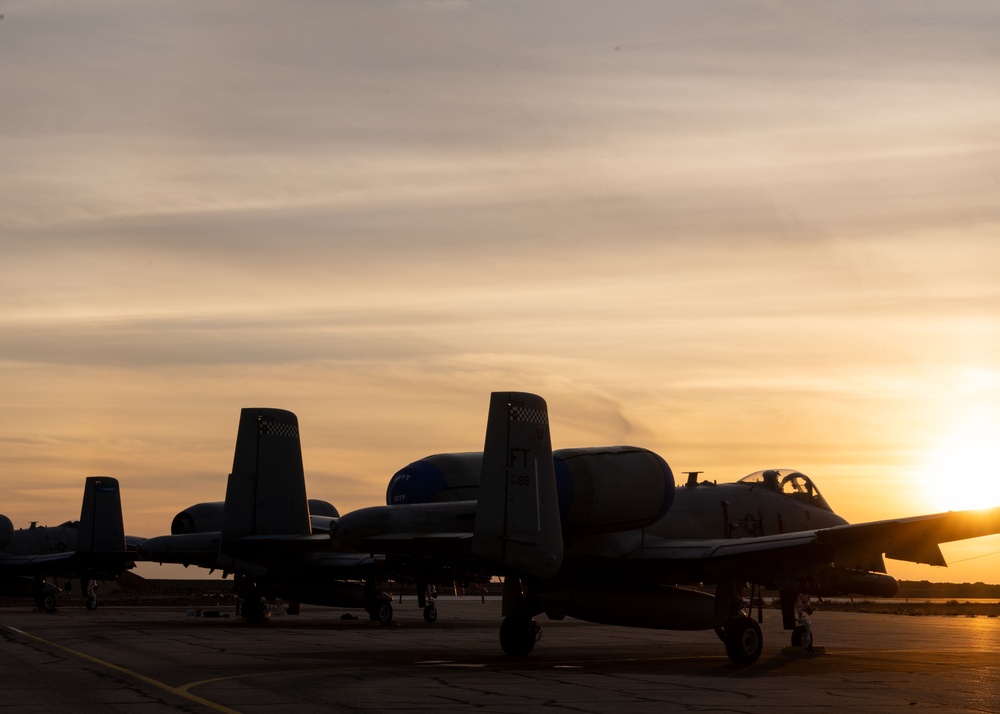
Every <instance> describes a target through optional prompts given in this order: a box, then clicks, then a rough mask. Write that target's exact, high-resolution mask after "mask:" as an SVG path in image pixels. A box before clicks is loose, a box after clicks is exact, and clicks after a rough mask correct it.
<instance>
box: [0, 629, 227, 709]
mask: <svg viewBox="0 0 1000 714" xmlns="http://www.w3.org/2000/svg"><path fill="white" fill-rule="evenodd" d="M0 627H2V628H3V629H5V630H7V631H9V632H13V633H15V634H18V635H21V636H22V637H27V638H29V639H32V640H35V641H36V642H41V643H42V644H45V645H48V646H49V647H54V648H55V649H57V650H62V651H63V652H68V653H69V654H71V655H74V656H76V657H79V658H80V659H85V660H87V661H88V662H93V663H94V664H99V665H101V666H102V667H107V668H108V669H113V670H114V671H116V672H121V673H122V674H125V675H128V676H129V677H133V678H135V679H138V680H139V681H140V682H145V683H146V684H149V685H151V686H154V687H156V688H158V689H162V690H164V691H167V692H170V693H171V694H173V695H176V696H178V697H181V698H183V699H187V700H189V701H192V702H195V703H197V704H201V705H202V706H206V707H208V708H209V709H214V710H215V711H217V712H223V713H224V714H240V712H238V711H237V710H236V709H230V708H229V707H224V706H222V705H221V704H216V703H215V702H212V701H209V700H208V699H205V698H204V697H199V696H198V695H197V694H191V693H190V692H188V691H187V687H171V686H170V685H169V684H165V683H164V682H161V681H159V680H158V679H153V678H152V677H147V676H146V675H144V674H139V673H138V672H134V671H132V670H131V669H128V668H126V667H121V666H119V665H117V664H114V663H112V662H108V661H106V660H103V659H100V658H98V657H93V656H92V655H89V654H87V653H85V652H81V651H80V650H75V649H73V648H72V647H66V646H65V645H60V644H58V643H56V642H52V641H51V640H46V639H45V638H44V637H39V636H38V635H33V634H31V633H30V632H25V631H24V630H18V629H17V628H15V627H10V626H8V625H0ZM206 681H207V680H206ZM188 686H191V685H188Z"/></svg>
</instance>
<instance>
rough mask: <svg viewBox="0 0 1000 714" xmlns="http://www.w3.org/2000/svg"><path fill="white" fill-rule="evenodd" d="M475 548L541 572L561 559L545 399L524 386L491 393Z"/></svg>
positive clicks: (520, 569) (551, 570)
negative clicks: (520, 388)
mask: <svg viewBox="0 0 1000 714" xmlns="http://www.w3.org/2000/svg"><path fill="white" fill-rule="evenodd" d="M472 549H473V553H474V554H475V555H477V556H479V557H482V558H485V559H487V560H490V561H492V562H495V563H500V564H502V565H504V566H507V567H508V568H510V569H511V570H512V571H514V572H517V573H523V574H526V575H531V576H535V577H540V578H548V577H552V576H553V575H555V574H556V573H557V572H558V570H559V568H560V566H561V565H562V557H563V542H562V526H561V522H560V519H559V501H558V498H557V496H556V480H555V473H554V469H553V466H552V441H551V438H550V436H549V415H548V408H547V407H546V405H545V400H544V399H542V398H541V397H539V396H537V395H534V394H527V393H523V392H494V393H493V394H492V396H491V398H490V412H489V421H488V423H487V425H486V445H485V447H484V450H483V472H482V478H481V480H480V485H479V502H478V505H477V506H476V524H475V530H474V533H473V545H472Z"/></svg>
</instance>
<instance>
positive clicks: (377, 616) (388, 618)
mask: <svg viewBox="0 0 1000 714" xmlns="http://www.w3.org/2000/svg"><path fill="white" fill-rule="evenodd" d="M368 616H369V617H370V618H371V619H372V620H374V621H375V622H377V623H379V624H380V625H388V624H389V623H390V622H392V603H391V602H387V601H382V602H380V603H379V604H378V605H376V606H375V607H373V608H372V609H371V610H369V611H368Z"/></svg>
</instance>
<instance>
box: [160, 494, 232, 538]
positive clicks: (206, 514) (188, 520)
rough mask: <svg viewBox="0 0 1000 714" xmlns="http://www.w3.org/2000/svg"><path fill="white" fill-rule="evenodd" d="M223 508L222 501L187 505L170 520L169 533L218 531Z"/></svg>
mask: <svg viewBox="0 0 1000 714" xmlns="http://www.w3.org/2000/svg"><path fill="white" fill-rule="evenodd" d="M224 510H225V504H224V503H223V502H222V501H215V502H212V503H196V504H194V505H193V506H188V507H187V508H185V509H184V510H183V511H181V512H180V513H178V514H177V515H176V516H174V520H172V521H171V522H170V535H188V534H190V533H209V532H211V531H220V530H222V514H223V511H224Z"/></svg>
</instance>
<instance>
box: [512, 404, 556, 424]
mask: <svg viewBox="0 0 1000 714" xmlns="http://www.w3.org/2000/svg"><path fill="white" fill-rule="evenodd" d="M510 420H511V421H526V422H528V423H529V424H539V425H541V426H547V425H548V423H549V415H548V412H547V411H545V410H544V409H533V408H531V407H525V406H522V405H520V404H511V405H510Z"/></svg>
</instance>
